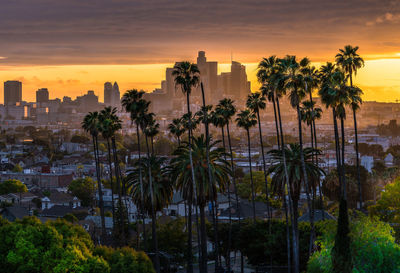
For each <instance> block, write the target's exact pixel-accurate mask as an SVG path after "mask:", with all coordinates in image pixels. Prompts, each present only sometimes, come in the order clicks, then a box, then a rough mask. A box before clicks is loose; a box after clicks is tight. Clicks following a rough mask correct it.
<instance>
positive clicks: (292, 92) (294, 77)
mask: <svg viewBox="0 0 400 273" xmlns="http://www.w3.org/2000/svg"><path fill="white" fill-rule="evenodd" d="M280 65H281V68H282V70H281V79H282V82H283V88H284V89H286V93H287V94H288V96H289V99H290V104H291V106H292V107H293V108H295V109H296V111H297V121H298V131H299V145H300V156H301V157H302V158H303V134H302V124H301V121H302V118H301V112H300V103H301V101H302V99H303V98H304V96H305V88H304V86H305V85H304V77H303V75H302V73H301V66H300V64H299V63H298V62H297V60H296V56H289V55H288V56H286V57H285V58H283V59H281V60H280ZM302 165H303V174H305V173H306V170H305V168H306V165H305V162H304V158H303V160H302ZM303 179H304V185H305V190H306V196H307V205H308V210H309V213H310V225H311V232H310V248H309V254H310V255H311V250H312V244H313V242H314V233H315V229H314V210H313V209H312V202H311V197H310V183H309V181H308V177H307V176H304V177H303ZM295 221H296V220H295ZM296 232H297V231H296ZM295 238H296V239H297V238H298V237H295Z"/></svg>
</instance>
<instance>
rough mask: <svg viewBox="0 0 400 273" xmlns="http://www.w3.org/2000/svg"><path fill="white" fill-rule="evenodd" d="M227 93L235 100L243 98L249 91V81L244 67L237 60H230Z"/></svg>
mask: <svg viewBox="0 0 400 273" xmlns="http://www.w3.org/2000/svg"><path fill="white" fill-rule="evenodd" d="M229 93H230V95H232V96H234V97H235V98H236V99H237V100H245V99H246V97H247V95H248V94H249V93H250V82H248V81H247V74H246V67H245V66H244V65H242V64H241V63H239V62H235V61H232V65H231V84H230V90H229Z"/></svg>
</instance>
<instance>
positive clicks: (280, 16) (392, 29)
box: [0, 0, 400, 103]
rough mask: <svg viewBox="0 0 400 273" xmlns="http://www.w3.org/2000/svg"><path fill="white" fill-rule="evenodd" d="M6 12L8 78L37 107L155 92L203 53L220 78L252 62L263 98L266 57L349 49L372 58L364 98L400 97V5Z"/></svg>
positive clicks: (226, 0)
mask: <svg viewBox="0 0 400 273" xmlns="http://www.w3.org/2000/svg"><path fill="white" fill-rule="evenodd" d="M1 11H2V12H1V16H0V81H1V82H3V81H6V80H20V81H22V82H23V99H24V100H28V101H34V100H35V91H36V90H37V89H39V88H43V87H47V88H48V89H49V92H50V97H51V98H55V97H61V98H62V97H63V96H71V97H73V98H74V97H76V96H78V95H81V94H84V93H86V92H87V90H94V91H95V92H96V94H98V95H99V97H100V100H103V84H104V82H105V81H112V82H114V81H117V82H118V84H119V86H120V90H121V91H125V90H127V89H132V88H137V89H144V90H148V91H151V90H153V89H154V88H157V87H159V86H160V82H161V80H163V79H164V78H165V68H166V67H169V66H172V65H173V63H174V62H176V61H181V60H191V61H195V58H196V56H197V51H199V50H205V51H206V54H207V57H208V60H212V61H218V62H219V63H220V64H221V65H220V66H219V71H220V72H222V71H227V70H229V62H230V60H231V57H232V58H233V59H234V60H236V61H239V62H242V63H244V64H246V67H247V73H248V76H249V79H250V80H251V81H252V90H253V91H256V90H257V88H258V84H257V82H256V79H255V72H256V67H257V62H259V61H260V60H261V58H262V57H268V56H270V55H277V56H283V55H286V54H293V55H297V56H298V57H299V58H301V57H304V56H307V57H309V58H310V59H311V60H312V61H314V62H315V64H316V65H319V64H320V63H322V62H326V61H333V60H334V56H335V54H336V53H337V52H338V49H339V48H342V47H343V46H344V45H346V44H351V45H354V46H355V45H358V46H359V47H360V49H359V54H360V55H361V56H362V57H363V58H364V59H365V60H366V63H365V67H364V68H362V69H361V70H360V71H359V72H358V74H357V77H356V80H355V82H356V84H357V85H359V86H360V87H361V88H362V89H363V90H364V93H365V96H364V100H377V101H395V100H396V99H400V0H380V1H377V0H335V1H326V0H246V1H238V0H202V1H193V0H186V1H182V0H180V1H177V0H96V1H94V0H87V1H81V0H79V1H78V0H68V1H57V0H35V1H32V0H14V1H2V3H1ZM2 89H3V87H0V91H1V92H0V103H1V102H2V101H3V92H2Z"/></svg>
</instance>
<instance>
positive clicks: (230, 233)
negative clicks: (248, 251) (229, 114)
mask: <svg viewBox="0 0 400 273" xmlns="http://www.w3.org/2000/svg"><path fill="white" fill-rule="evenodd" d="M221 133H222V146H223V148H224V151H226V145H225V130H224V126H222V127H221ZM224 159H225V161H226V154H224ZM228 217H229V231H228V246H227V259H226V261H225V263H226V266H227V269H228V272H230V270H231V245H232V212H231V189H230V180H229V181H228ZM216 221H217V225H218V214H216Z"/></svg>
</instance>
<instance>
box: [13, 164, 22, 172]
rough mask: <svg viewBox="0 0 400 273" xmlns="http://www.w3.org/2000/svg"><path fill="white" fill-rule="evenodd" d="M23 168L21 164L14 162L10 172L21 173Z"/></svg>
mask: <svg viewBox="0 0 400 273" xmlns="http://www.w3.org/2000/svg"><path fill="white" fill-rule="evenodd" d="M23 171H24V169H22V167H21V165H19V164H15V166H14V168H13V169H12V172H14V173H22V172H23Z"/></svg>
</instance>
